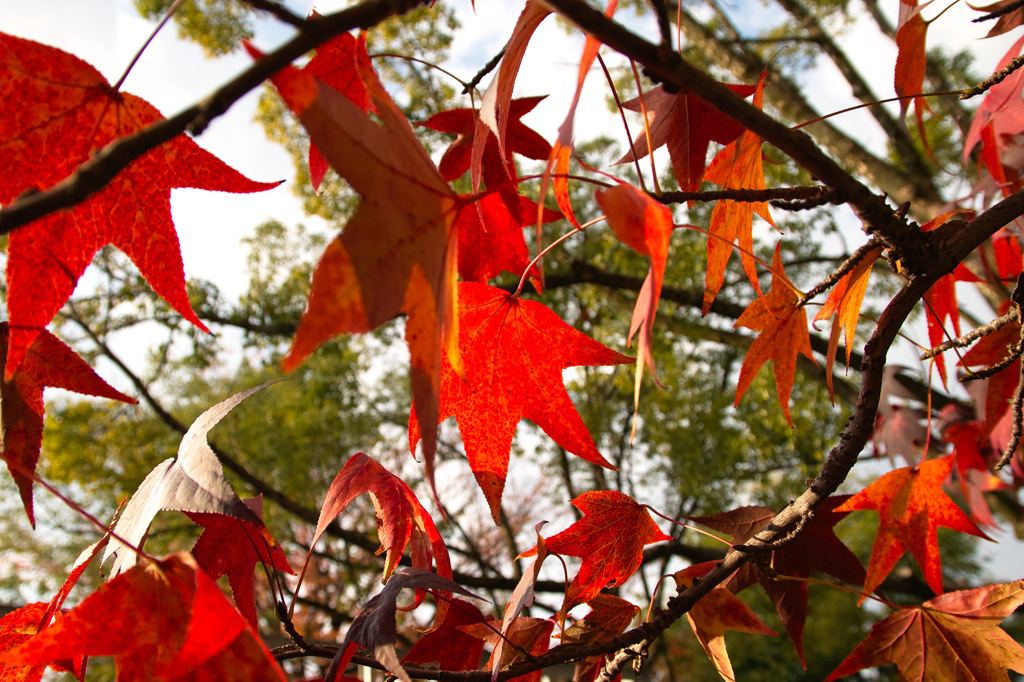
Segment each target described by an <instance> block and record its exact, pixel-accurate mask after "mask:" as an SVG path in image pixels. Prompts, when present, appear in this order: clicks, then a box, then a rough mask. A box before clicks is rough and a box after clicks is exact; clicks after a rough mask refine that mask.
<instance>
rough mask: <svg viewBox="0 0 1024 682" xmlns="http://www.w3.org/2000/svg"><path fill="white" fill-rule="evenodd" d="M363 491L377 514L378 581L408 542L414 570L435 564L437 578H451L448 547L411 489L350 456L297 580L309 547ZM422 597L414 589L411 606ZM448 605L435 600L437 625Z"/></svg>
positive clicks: (391, 569)
mask: <svg viewBox="0 0 1024 682" xmlns="http://www.w3.org/2000/svg"><path fill="white" fill-rule="evenodd" d="M363 493H367V494H369V496H370V499H371V500H372V501H373V509H374V511H375V512H376V515H377V535H378V537H379V538H380V549H379V550H377V553H378V554H381V553H384V552H386V554H385V557H384V572H383V581H384V582H386V581H387V580H388V578H389V577H390V576H391V574H392V573H393V572H394V570H395V568H396V567H397V566H398V560H399V559H401V558H402V553H403V552H405V548H406V546H407V545H408V544H409V543H410V542H411V543H412V549H411V550H410V553H411V555H412V556H411V558H412V565H413V567H414V568H419V569H423V570H426V571H429V570H431V567H432V564H433V565H436V567H437V573H438V575H440V576H442V577H444V578H451V577H452V561H451V558H450V557H449V555H448V548H447V547H446V546H445V544H444V540H443V539H442V538H441V534H440V533H438V532H437V526H435V525H434V520H433V519H432V518H431V517H430V514H429V513H427V510H426V509H424V508H423V505H422V504H420V501H419V498H417V497H416V493H414V492H413V491H412V488H410V487H409V485H408V484H407V483H406V482H405V481H403V480H402V479H400V478H398V477H397V476H395V475H394V474H393V473H391V472H390V471H388V470H387V469H385V468H384V467H383V466H381V464H380V463H379V462H377V461H376V460H374V459H372V458H370V457H368V456H366V455H365V454H363V453H362V452H357V453H356V454H354V455H352V457H350V458H349V460H348V461H347V462H345V466H343V467H342V468H341V471H339V472H338V475H337V476H335V477H334V480H333V481H331V485H330V487H329V488H328V489H327V497H326V498H325V499H324V503H323V506H322V507H321V508H320V518H319V520H318V521H317V524H316V532H315V533H314V534H313V541H312V542H311V543H310V550H309V555H307V557H306V563H305V565H303V567H302V575H300V576H299V583H300V584H301V583H302V576H303V575H304V574H305V572H306V566H308V565H309V559H310V557H311V556H312V555H313V549H312V547H313V546H314V545H316V541H317V540H319V539H320V536H321V535H323V534H324V531H325V530H327V526H329V525H330V524H331V522H332V521H334V519H335V518H337V516H338V514H340V513H341V512H342V511H344V509H345V507H347V506H348V505H349V504H350V503H351V502H352V500H354V499H355V498H357V497H358V496H360V495H362V494H363ZM422 599H423V592H422V591H420V590H417V592H416V603H417V604H419V603H420V601H422ZM447 610H448V602H446V601H443V600H439V601H438V604H437V615H436V620H437V622H438V623H441V622H443V621H444V619H445V612H446V611H447Z"/></svg>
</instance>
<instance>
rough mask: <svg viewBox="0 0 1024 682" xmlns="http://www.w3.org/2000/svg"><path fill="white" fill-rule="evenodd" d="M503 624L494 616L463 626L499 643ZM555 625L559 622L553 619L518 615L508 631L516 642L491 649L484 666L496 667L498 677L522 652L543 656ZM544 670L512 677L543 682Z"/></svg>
mask: <svg viewBox="0 0 1024 682" xmlns="http://www.w3.org/2000/svg"><path fill="white" fill-rule="evenodd" d="M500 628H501V621H500V620H492V621H490V622H488V623H486V624H485V623H477V624H475V625H463V626H461V627H460V628H459V629H460V630H462V631H463V632H465V633H466V634H469V635H472V636H473V637H477V638H479V639H481V640H483V641H484V642H488V643H490V644H495V645H496V644H497V643H498V641H501V640H500V637H499V635H498V630H499V629H500ZM554 629H555V623H554V621H551V620H541V619H540V618H527V617H525V616H524V617H521V618H516V619H515V620H514V621H512V624H511V626H510V627H509V628H508V630H507V631H506V632H505V638H506V639H507V640H508V641H509V642H510V643H511V645H512V646H504V647H498V646H495V647H494V648H493V649H492V650H491V657H490V658H489V659H488V661H487V664H486V665H485V666H484V669H490V670H491V671H492V672H491V677H492V679H497V677H498V671H499V670H501V669H502V668H504V667H505V666H507V665H511V664H512V663H515V662H516V660H517V659H519V658H521V656H522V655H521V654H520V652H526V653H527V654H529V655H530V656H540V655H541V654H543V653H545V652H546V651H547V650H548V649H549V648H550V646H551V631H552V630H554ZM496 652H497V655H496ZM542 672H543V671H542V670H537V671H534V672H532V673H528V674H526V675H520V676H519V677H515V678H512V680H514V681H515V682H540V677H541V673H542Z"/></svg>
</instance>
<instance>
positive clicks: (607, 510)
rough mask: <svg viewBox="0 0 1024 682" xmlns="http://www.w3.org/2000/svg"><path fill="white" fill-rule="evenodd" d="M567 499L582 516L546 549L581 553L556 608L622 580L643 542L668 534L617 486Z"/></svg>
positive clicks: (640, 553) (549, 541)
mask: <svg viewBox="0 0 1024 682" xmlns="http://www.w3.org/2000/svg"><path fill="white" fill-rule="evenodd" d="M572 504H573V506H574V507H576V508H577V509H579V510H580V511H581V512H582V513H583V518H582V519H580V520H579V521H577V522H576V523H574V524H572V525H571V526H569V527H568V528H566V529H565V530H563V531H562V532H561V533H558V534H557V535H553V536H551V537H549V538H547V541H546V544H547V549H548V553H550V554H561V555H563V556H574V557H579V558H581V559H583V564H582V565H581V566H580V570H579V573H577V574H576V577H575V578H573V580H572V583H570V584H569V588H568V590H566V593H565V601H564V602H563V604H562V613H568V611H569V609H571V608H572V607H573V606H575V605H576V604H582V603H584V602H589V601H590V600H591V599H593V598H594V597H595V596H597V595H598V593H600V592H601V590H603V589H604V588H606V587H618V586H619V585H621V584H622V583H624V582H626V581H627V580H628V579H629V578H630V576H632V575H633V574H634V573H636V570H637V569H638V568H640V562H641V561H642V559H643V553H644V546H646V545H649V544H651V543H652V542H662V541H664V540H671V539H672V538H671V537H670V536H668V535H666V534H665V533H662V532H661V529H660V528H658V525H657V524H656V523H654V520H653V519H652V518H651V515H650V513H649V512H648V511H647V509H646V508H644V507H643V506H641V505H639V504H637V503H636V502H635V501H634V500H633V499H632V498H631V497H629V496H628V495H625V494H623V493H620V492H618V491H615V490H599V491H594V492H588V493H583V494H582V495H580V496H579V497H577V498H576V499H575V500H573V501H572ZM533 551H534V550H530V552H525V553H524V554H523V556H530V555H531V554H532V553H533Z"/></svg>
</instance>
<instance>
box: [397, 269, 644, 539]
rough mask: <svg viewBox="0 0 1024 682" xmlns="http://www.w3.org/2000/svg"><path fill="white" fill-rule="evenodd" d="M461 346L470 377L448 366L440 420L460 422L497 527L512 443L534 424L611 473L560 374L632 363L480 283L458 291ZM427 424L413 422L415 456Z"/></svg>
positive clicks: (536, 306)
mask: <svg viewBox="0 0 1024 682" xmlns="http://www.w3.org/2000/svg"><path fill="white" fill-rule="evenodd" d="M459 346H460V349H461V352H462V356H463V362H464V364H465V369H466V371H465V378H463V377H460V376H459V375H458V373H456V372H455V371H454V370H453V369H452V368H451V366H450V364H449V362H448V359H447V357H446V358H445V360H444V365H443V371H442V381H441V411H440V420H441V421H443V420H445V419H447V418H448V417H455V418H456V419H458V422H459V431H460V432H461V433H462V441H463V443H464V444H465V448H466V456H467V457H468V458H469V464H470V467H471V468H472V469H473V474H474V475H475V476H476V480H477V483H478V484H479V485H480V488H481V490H483V492H484V496H485V497H486V498H487V502H488V504H489V506H490V508H491V515H492V516H493V518H494V521H495V523H497V522H498V515H499V506H500V504H501V494H502V491H503V490H504V488H505V478H506V476H507V475H508V459H509V454H510V452H511V448H512V437H513V435H514V434H515V430H516V426H517V425H518V424H519V422H520V421H521V420H522V419H524V418H525V419H529V420H530V421H532V422H533V423H534V424H536V425H537V426H539V427H540V428H541V429H543V431H544V432H545V433H546V434H548V435H549V436H550V437H551V438H552V439H553V440H554V441H555V442H556V443H558V444H559V445H561V446H562V447H563V448H565V449H566V450H568V451H569V452H571V453H573V454H574V455H577V456H579V457H582V458H583V459H585V460H587V461H588V462H592V463H594V464H599V465H601V466H604V467H609V468H612V466H611V464H609V463H608V461H607V460H606V459H605V458H604V457H603V456H602V455H601V453H600V452H598V450H597V446H596V445H594V440H593V438H592V437H591V436H590V432H589V431H588V430H587V427H586V425H585V424H584V423H583V420H582V419H581V418H580V416H579V413H578V412H577V411H576V407H575V406H574V405H573V404H572V401H571V400H570V399H569V394H568V393H567V392H566V390H565V385H564V383H563V381H562V371H563V370H565V369H567V368H568V367H573V366H578V365H615V364H626V363H631V362H633V358H630V357H627V356H625V355H622V354H621V353H617V352H615V351H613V350H611V349H609V348H606V347H605V346H602V345H601V344H599V343H598V342H596V341H594V340H592V339H590V338H589V337H587V336H585V335H583V334H581V333H580V332H578V331H576V330H575V329H573V328H572V327H570V326H569V325H567V324H566V323H565V322H563V321H562V319H561V318H559V317H558V316H557V315H555V313H554V312H552V311H551V310H550V309H549V308H547V307H545V306H543V305H542V304H540V303H537V302H535V301H529V300H525V299H521V298H516V297H513V296H511V295H509V294H508V293H507V292H505V291H503V290H501V289H497V288H495V287H490V286H487V285H483V284H476V283H473V282H462V283H461V284H459ZM422 424H423V422H422V420H421V419H420V418H419V414H418V413H417V412H414V413H413V415H412V416H411V418H410V420H409V446H410V448H412V449H413V451H415V447H416V443H417V441H418V440H419V439H420V433H421V429H422V428H423V427H422Z"/></svg>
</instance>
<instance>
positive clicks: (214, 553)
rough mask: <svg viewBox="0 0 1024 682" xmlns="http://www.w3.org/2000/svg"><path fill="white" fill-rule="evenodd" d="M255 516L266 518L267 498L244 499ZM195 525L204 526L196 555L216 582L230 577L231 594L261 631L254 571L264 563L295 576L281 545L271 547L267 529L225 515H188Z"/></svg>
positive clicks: (242, 612)
mask: <svg viewBox="0 0 1024 682" xmlns="http://www.w3.org/2000/svg"><path fill="white" fill-rule="evenodd" d="M242 502H244V503H245V506H247V507H248V508H249V509H251V510H252V513H253V514H255V515H256V516H258V517H259V518H260V520H262V519H263V496H262V495H258V496H256V497H250V498H247V499H244V500H242ZM185 515H186V516H188V518H189V519H191V520H192V521H193V523H197V524H199V525H200V526H202V527H203V534H202V535H200V536H199V539H198V540H197V541H196V544H195V546H193V547H192V556H194V557H195V558H196V561H197V562H199V565H200V566H201V567H202V569H203V570H204V571H206V573H207V574H208V575H209V576H210V577H211V578H213V579H214V580H216V579H217V578H219V577H221V576H222V575H226V576H227V577H228V585H230V586H231V594H232V596H233V597H234V598H235V605H236V606H237V607H238V611H239V612H240V613H241V614H242V616H243V617H245V620H246V622H247V623H249V626H250V627H252V629H253V630H256V629H258V627H259V625H258V623H257V621H256V591H255V588H254V584H253V571H254V570H255V569H256V564H257V563H260V562H262V563H263V564H265V565H266V566H267V567H268V568H269V569H270V570H278V571H284V572H285V573H288V574H291V575H294V574H295V571H293V570H292V567H291V566H289V565H288V559H287V558H286V557H285V555H284V552H282V551H281V547H280V545H278V544H276V543H275V544H273V545H271V544H270V543H269V542H268V541H267V539H266V535H265V533H264V531H263V530H261V529H260V528H257V527H255V526H252V525H250V524H248V523H246V522H244V521H240V520H238V519H235V518H232V517H230V516H224V515H223V514H195V513H188V512H186V513H185Z"/></svg>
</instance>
